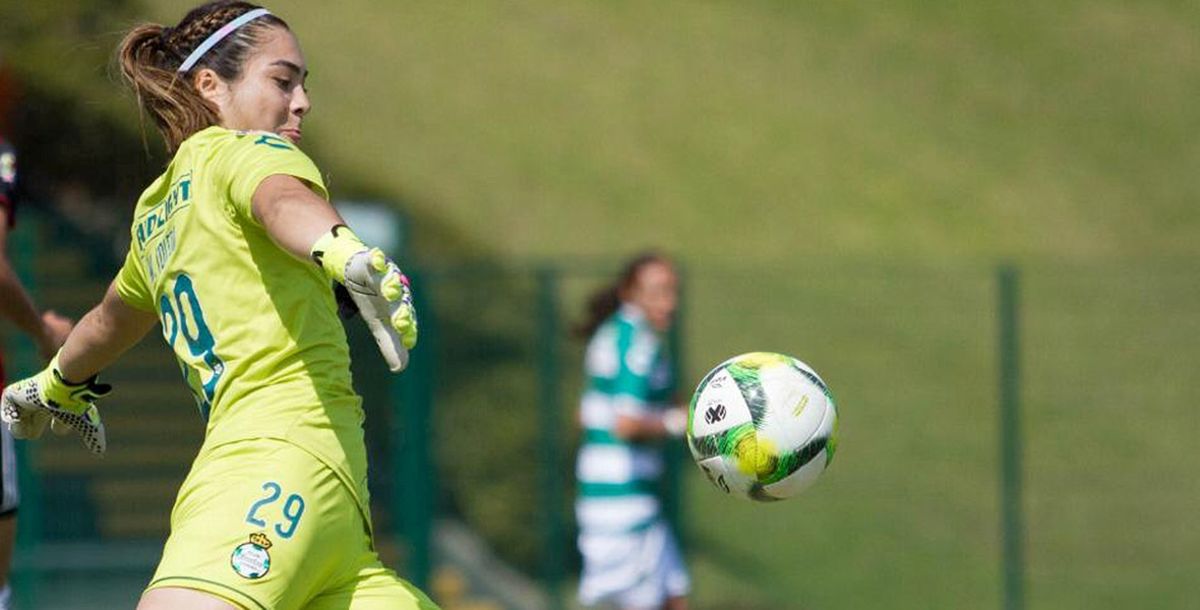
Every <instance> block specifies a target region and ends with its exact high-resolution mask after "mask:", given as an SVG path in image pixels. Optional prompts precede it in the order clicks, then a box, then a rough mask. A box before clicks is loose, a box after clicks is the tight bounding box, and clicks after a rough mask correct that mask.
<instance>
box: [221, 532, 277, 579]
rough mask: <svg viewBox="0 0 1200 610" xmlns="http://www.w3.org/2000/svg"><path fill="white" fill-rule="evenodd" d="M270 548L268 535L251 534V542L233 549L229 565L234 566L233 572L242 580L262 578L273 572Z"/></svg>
mask: <svg viewBox="0 0 1200 610" xmlns="http://www.w3.org/2000/svg"><path fill="white" fill-rule="evenodd" d="M269 548H271V539H270V538H267V535H266V534H262V533H254V534H250V542H243V543H242V544H239V545H238V547H237V548H236V549H233V555H232V556H231V557H230V558H229V563H230V565H232V566H233V571H234V572H237V573H238V576H241V577H242V578H248V579H250V580H256V579H259V578H262V577H263V576H266V575H267V572H270V571H271V554H270V553H268V552H267V549H269Z"/></svg>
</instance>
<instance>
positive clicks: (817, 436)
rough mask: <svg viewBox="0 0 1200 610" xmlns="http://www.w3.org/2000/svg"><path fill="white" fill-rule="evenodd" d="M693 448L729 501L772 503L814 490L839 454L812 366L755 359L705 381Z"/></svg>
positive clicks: (763, 355) (833, 419) (695, 413)
mask: <svg viewBox="0 0 1200 610" xmlns="http://www.w3.org/2000/svg"><path fill="white" fill-rule="evenodd" d="M687 424H688V425H687V441H688V447H689V448H690V449H691V450H692V457H693V458H695V460H696V464H697V465H699V466H700V469H701V470H703V471H704V474H705V475H706V476H708V480H709V481H712V483H713V485H716V486H717V487H718V488H720V489H721V490H722V491H724V492H725V493H727V494H731V495H735V496H740V497H743V498H749V499H751V500H757V501H759V502H772V501H776V500H783V499H785V498H789V497H791V496H794V495H796V494H798V493H800V492H801V491H803V490H805V489H807V488H808V487H809V486H810V485H812V484H813V483H814V482H815V481H816V480H817V477H818V476H820V474H821V473H822V472H824V470H825V468H826V467H827V466H829V462H830V460H832V459H833V454H834V451H835V450H836V449H837V429H838V426H837V407H835V406H834V403H833V395H832V394H830V392H829V387H828V386H826V385H825V382H824V381H822V380H821V378H820V376H818V375H817V374H816V372H814V371H813V370H812V368H810V367H809V366H808V365H807V364H804V363H803V362H801V361H799V360H797V359H795V358H792V357H791V356H785V355H783V354H775V353H770V352H753V353H749V354H742V355H741V356H735V357H733V358H730V359H729V360H726V361H725V362H722V363H721V364H720V365H719V366H717V368H715V369H713V370H712V371H710V372H709V373H708V374H707V375H705V376H704V380H703V381H701V382H700V385H699V386H698V387H697V388H696V392H695V394H693V395H692V402H691V405H690V406H689V408H688V422H687Z"/></svg>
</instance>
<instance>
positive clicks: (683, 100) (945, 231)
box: [155, 0, 1200, 261]
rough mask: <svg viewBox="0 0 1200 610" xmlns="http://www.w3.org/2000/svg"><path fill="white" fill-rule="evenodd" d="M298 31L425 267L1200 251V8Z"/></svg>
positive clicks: (936, 10)
mask: <svg viewBox="0 0 1200 610" xmlns="http://www.w3.org/2000/svg"><path fill="white" fill-rule="evenodd" d="M188 4H190V3H189V2H182V1H179V0H171V1H170V2H162V3H160V4H159V6H161V7H162V8H161V9H160V10H157V11H155V12H156V14H157V15H159V16H164V17H178V15H179V14H180V12H181V10H182V9H181V7H184V6H187V5H188ZM281 10H282V11H283V13H284V14H285V16H286V17H287V18H288V19H289V20H290V21H291V23H292V24H293V26H294V28H295V29H296V30H297V31H298V32H299V34H300V35H301V37H302V40H303V42H304V44H305V45H306V50H307V54H308V59H309V62H310V64H311V70H312V76H311V78H310V84H311V89H312V94H313V99H314V101H315V104H316V110H315V112H314V113H313V115H312V117H311V119H310V120H309V130H308V131H309V136H308V141H309V146H311V147H312V148H313V150H314V151H315V154H316V155H317V158H318V161H319V162H320V163H321V165H322V167H326V168H328V171H329V173H330V174H331V178H332V185H333V187H334V190H335V191H337V190H338V189H350V190H368V191H371V192H373V193H375V194H378V195H381V196H387V197H390V198H393V199H399V200H400V201H402V202H403V203H404V205H405V206H406V209H408V210H410V211H411V212H412V213H413V214H414V215H415V216H416V218H417V220H418V228H420V227H421V226H423V225H424V226H425V227H426V228H427V229H428V230H427V231H425V232H424V233H420V232H419V233H418V243H420V244H421V245H422V249H421V252H422V253H426V252H428V253H431V254H433V253H438V252H439V249H438V245H439V239H438V238H441V237H442V236H441V235H440V234H439V233H440V232H441V231H450V232H452V233H454V235H455V236H456V237H457V238H459V240H457V241H455V242H453V243H454V244H461V243H470V244H476V245H477V246H479V247H480V248H483V249H484V251H485V252H487V253H497V254H500V255H503V256H506V257H516V258H529V257H540V256H548V257H552V256H557V255H560V254H563V253H570V254H598V255H610V254H611V253H613V252H622V251H625V250H628V249H629V248H630V247H634V246H638V245H642V244H648V243H654V244H661V245H663V246H665V247H668V248H670V249H672V250H673V251H676V252H679V253H681V254H683V255H685V256H688V257H695V258H700V259H705V260H709V259H712V258H715V257H718V256H723V257H728V256H736V257H738V259H739V260H755V261H779V260H782V259H786V258H789V257H793V256H796V255H797V254H808V253H811V252H823V253H834V254H844V255H861V256H868V257H876V256H880V255H885V256H889V257H893V256H904V257H919V258H932V259H935V260H941V259H945V258H947V257H956V258H957V257H966V258H971V259H977V258H984V259H987V258H990V257H994V256H1030V257H1037V256H1043V257H1057V256H1072V257H1079V258H1090V257H1097V256H1098V257H1115V256H1123V255H1144V254H1147V253H1165V254H1175V255H1189V254H1194V253H1196V251H1197V248H1198V247H1200V246H1197V244H1196V240H1194V239H1192V236H1194V235H1195V234H1196V233H1197V231H1198V230H1200V226H1198V223H1200V220H1198V219H1200V214H1198V213H1197V212H1196V210H1195V206H1194V205H1192V203H1193V202H1194V200H1195V199H1196V196H1197V195H1198V194H1200V178H1198V177H1197V175H1196V172H1194V171H1192V169H1193V168H1194V167H1195V166H1196V165H1197V162H1198V161H1200V146H1198V145H1197V144H1196V142H1195V139H1194V138H1192V137H1191V134H1192V133H1193V132H1194V131H1195V128H1196V127H1197V126H1198V124H1200V111H1197V110H1196V108H1195V105H1194V104H1193V103H1192V101H1193V100H1194V99H1196V97H1197V94H1200V78H1198V77H1200V52H1197V50H1198V49H1197V43H1196V40H1198V39H1200V36H1198V34H1200V32H1198V30H1200V19H1197V14H1196V13H1197V8H1196V7H1195V6H1194V5H1192V4H1189V3H1182V2H1170V1H1167V0H1160V1H1155V2H1142V3H1138V4H1136V5H1130V4H1128V3H1124V2H1116V1H1111V0H1109V1H1102V2H1080V1H1071V0H1060V1H1056V2H1049V3H1033V2H1019V3H1010V4H995V3H928V2H872V3H866V4H856V5H852V6H850V5H846V6H842V5H826V4H820V3H818V4H808V3H785V2H770V1H753V2H739V3H732V2H722V1H713V0H701V1H698V2H696V1H686V2H685V1H683V0H664V1H662V2H654V3H641V2H630V1H617V2H606V3H592V2H582V1H579V0H571V1H567V2H548V1H545V0H523V1H519V2H511V3H486V2H480V3H449V4H447V3H432V4H429V3H409V2H406V3H391V4H380V3H377V2H370V1H369V0H347V1H346V2H343V3H341V4H339V8H338V10H336V11H329V10H326V9H325V8H324V7H323V5H321V4H320V3H318V2H315V1H314V0H300V1H297V2H292V3H289V4H288V6H287V7H286V8H283V9H281ZM580 227H588V230H587V231H581V230H580ZM430 234H433V236H430ZM422 235H424V236H427V237H429V238H428V239H425V240H424V241H421V237H422ZM801 236H803V239H801ZM451 254H457V252H451Z"/></svg>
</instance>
